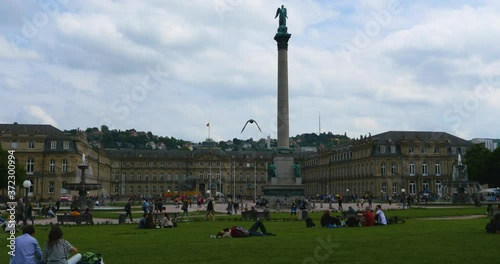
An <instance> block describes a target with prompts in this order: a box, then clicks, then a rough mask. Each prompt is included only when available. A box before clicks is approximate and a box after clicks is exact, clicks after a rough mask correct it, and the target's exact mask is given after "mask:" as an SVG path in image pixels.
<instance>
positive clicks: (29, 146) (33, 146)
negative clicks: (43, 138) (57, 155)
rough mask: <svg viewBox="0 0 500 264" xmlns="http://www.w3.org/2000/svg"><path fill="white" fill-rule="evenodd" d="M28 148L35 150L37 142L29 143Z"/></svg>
mask: <svg viewBox="0 0 500 264" xmlns="http://www.w3.org/2000/svg"><path fill="white" fill-rule="evenodd" d="M28 148H29V149H34V148H35V142H33V141H30V142H28Z"/></svg>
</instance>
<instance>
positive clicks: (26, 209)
mask: <svg viewBox="0 0 500 264" xmlns="http://www.w3.org/2000/svg"><path fill="white" fill-rule="evenodd" d="M23 187H24V188H25V190H26V191H25V192H26V201H25V204H24V206H25V210H24V224H25V225H26V224H27V222H26V221H27V219H26V218H27V216H28V208H29V206H28V193H29V191H30V187H31V181H30V180H25V181H24V182H23Z"/></svg>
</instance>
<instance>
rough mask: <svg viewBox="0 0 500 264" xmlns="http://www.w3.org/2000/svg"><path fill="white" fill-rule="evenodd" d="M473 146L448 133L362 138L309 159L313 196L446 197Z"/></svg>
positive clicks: (306, 173) (308, 186) (308, 183)
mask: <svg viewBox="0 0 500 264" xmlns="http://www.w3.org/2000/svg"><path fill="white" fill-rule="evenodd" d="M470 145H471V143H470V142H468V141H466V140H464V139H461V138H458V137H456V136H453V135H450V134H448V133H445V132H412V131H389V132H385V133H382V134H378V135H374V136H368V137H361V138H360V139H356V140H353V141H352V142H351V143H350V144H345V145H340V146H338V147H336V148H334V149H332V150H329V151H324V152H321V153H319V154H317V155H315V156H312V157H310V158H309V159H306V160H305V161H304V165H303V170H304V180H305V183H306V194H307V195H318V194H319V195H322V194H343V195H352V194H358V195H364V194H366V193H370V194H371V195H373V196H375V197H380V196H387V195H398V194H401V192H402V190H403V189H404V190H405V192H406V193H409V194H417V193H418V192H422V191H426V192H432V193H435V194H438V195H440V194H441V192H442V187H443V183H444V182H445V181H448V180H451V175H452V172H453V165H454V164H456V163H457V159H458V155H459V154H461V155H464V154H465V152H466V149H467V147H469V146H470Z"/></svg>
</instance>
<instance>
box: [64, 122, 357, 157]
mask: <svg viewBox="0 0 500 264" xmlns="http://www.w3.org/2000/svg"><path fill="white" fill-rule="evenodd" d="M64 132H65V133H69V134H72V135H76V133H77V130H76V129H73V130H66V131H64ZM85 133H86V135H87V140H88V141H89V143H90V144H91V146H92V147H94V148H116V149H159V150H175V149H193V148H196V147H197V146H198V145H200V144H201V143H193V142H190V141H186V140H182V139H176V138H174V137H168V136H166V137H164V136H158V135H154V134H153V133H152V132H150V131H148V132H144V131H137V130H135V129H133V128H132V129H127V130H124V131H122V130H116V129H114V130H109V128H108V127H107V126H105V125H103V126H101V128H100V129H99V128H97V127H93V128H87V129H86V130H85ZM348 141H350V139H349V137H347V135H345V134H344V135H340V134H333V133H331V132H328V133H321V134H320V135H317V134H315V133H305V134H301V135H297V136H295V137H291V139H290V146H291V147H293V148H296V149H299V148H302V147H305V148H311V147H313V148H316V149H320V150H321V149H328V148H331V147H333V146H335V145H338V144H342V143H344V142H348ZM218 146H219V147H220V148H221V149H223V150H226V151H238V150H244V149H245V150H247V149H248V150H265V149H267V142H266V139H264V138H262V139H259V140H258V141H254V140H253V139H252V138H250V139H245V140H244V139H237V138H233V139H232V140H227V141H220V142H218ZM276 146H277V140H276V139H271V141H270V147H271V148H273V147H276Z"/></svg>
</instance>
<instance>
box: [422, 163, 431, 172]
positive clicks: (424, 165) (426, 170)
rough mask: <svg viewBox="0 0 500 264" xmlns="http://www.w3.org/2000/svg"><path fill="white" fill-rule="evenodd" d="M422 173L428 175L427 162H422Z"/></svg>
mask: <svg viewBox="0 0 500 264" xmlns="http://www.w3.org/2000/svg"><path fill="white" fill-rule="evenodd" d="M422 175H423V176H427V175H429V170H428V168H427V162H425V161H424V162H422Z"/></svg>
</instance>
